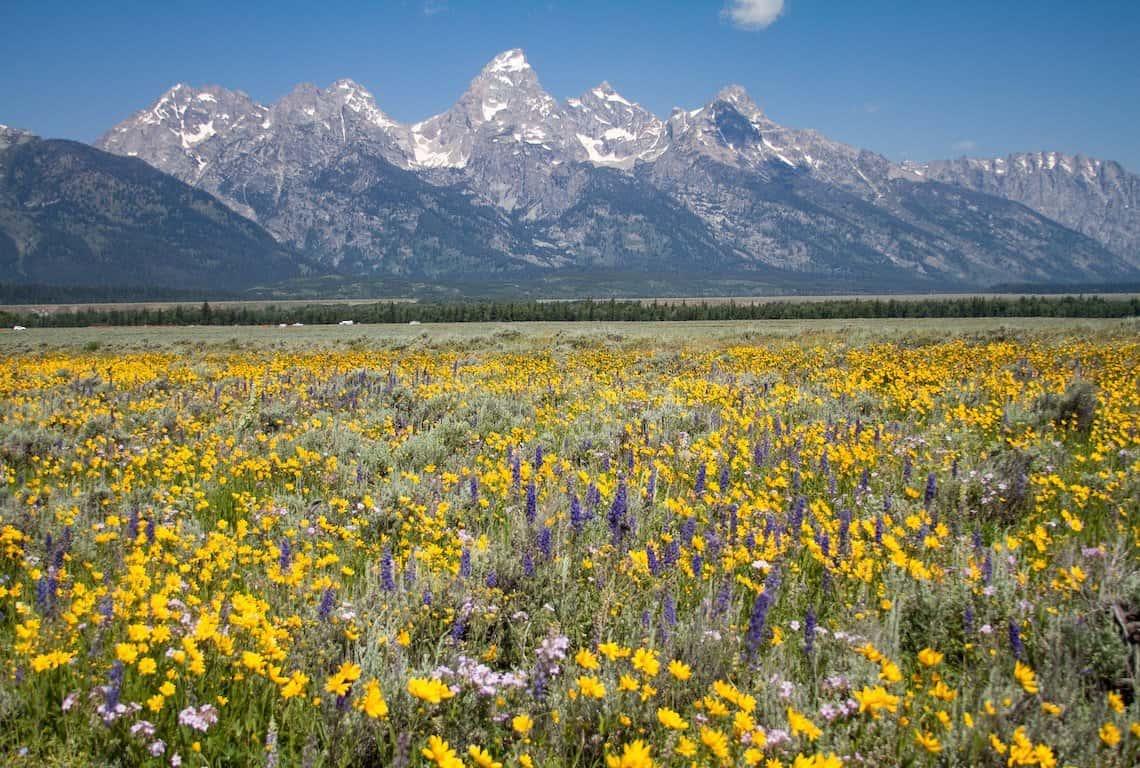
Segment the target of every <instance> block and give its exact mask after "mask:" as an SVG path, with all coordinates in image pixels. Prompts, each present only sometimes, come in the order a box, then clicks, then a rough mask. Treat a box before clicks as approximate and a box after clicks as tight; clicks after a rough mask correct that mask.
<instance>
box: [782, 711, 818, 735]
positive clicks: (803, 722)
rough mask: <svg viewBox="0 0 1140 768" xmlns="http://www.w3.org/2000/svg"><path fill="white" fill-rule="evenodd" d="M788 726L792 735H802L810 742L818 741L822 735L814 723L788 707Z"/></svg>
mask: <svg viewBox="0 0 1140 768" xmlns="http://www.w3.org/2000/svg"><path fill="white" fill-rule="evenodd" d="M788 725H789V726H791V728H792V734H793V735H799V734H801V733H802V734H803V735H804V736H807V737H808V738H809V739H810V740H812V741H815V740H816V739H818V738H819V737H820V735H821V734H822V733H823V731H821V730H820V729H819V728H818V727H817V726H816V724H815V723H813V722H812V721H811V720H809V719H807V717H805V716H804V715H802V714H801V713H799V712H797V711H796V710H794V709H792V708H791V707H788Z"/></svg>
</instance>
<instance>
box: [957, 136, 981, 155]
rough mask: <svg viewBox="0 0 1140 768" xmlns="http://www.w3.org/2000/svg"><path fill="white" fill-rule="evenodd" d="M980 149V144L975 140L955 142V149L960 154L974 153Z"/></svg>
mask: <svg viewBox="0 0 1140 768" xmlns="http://www.w3.org/2000/svg"><path fill="white" fill-rule="evenodd" d="M977 148H978V142H976V141H974V140H973V139H962V140H961V141H955V142H954V149H955V150H956V151H958V152H973V151H974V150H975V149H977Z"/></svg>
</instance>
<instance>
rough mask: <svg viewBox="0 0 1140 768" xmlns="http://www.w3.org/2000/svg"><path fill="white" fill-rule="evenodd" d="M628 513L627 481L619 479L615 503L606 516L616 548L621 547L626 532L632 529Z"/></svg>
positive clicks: (615, 492)
mask: <svg viewBox="0 0 1140 768" xmlns="http://www.w3.org/2000/svg"><path fill="white" fill-rule="evenodd" d="M628 512H629V501H628V497H627V494H626V488H625V480H624V479H619V480H618V486H617V490H616V491H614V500H613V503H612V504H611V505H610V511H609V514H608V515H607V516H606V523H607V524H608V525H609V527H610V537H611V539H612V541H613V544H614V546H615V547H620V545H621V542H622V539H623V538H624V536H625V533H626V531H627V530H628V529H629V528H630V523H629V521H628V519H627V517H628Z"/></svg>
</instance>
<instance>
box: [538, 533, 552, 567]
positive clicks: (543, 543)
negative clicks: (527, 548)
mask: <svg viewBox="0 0 1140 768" xmlns="http://www.w3.org/2000/svg"><path fill="white" fill-rule="evenodd" d="M535 545H536V546H537V547H538V551H539V552H541V553H542V557H543V559H545V560H549V559H550V557H551V544H550V528H548V527H547V526H545V525H544V526H542V528H541V529H539V531H538V536H537V537H536V541H535Z"/></svg>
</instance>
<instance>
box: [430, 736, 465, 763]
mask: <svg viewBox="0 0 1140 768" xmlns="http://www.w3.org/2000/svg"><path fill="white" fill-rule="evenodd" d="M420 754H422V755H423V756H424V757H426V758H427V759H428V760H431V761H432V762H433V763H435V764H436V765H437V766H439V768H462V766H463V761H462V760H460V759H459V756H458V755H456V754H455V750H454V749H452V748H451V745H450V744H448V743H447V742H446V741H444V740H443V739H441V738H440V737H439V736H429V737H428V745H427V746H426V747H424V748H423V749H422V750H420Z"/></svg>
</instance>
